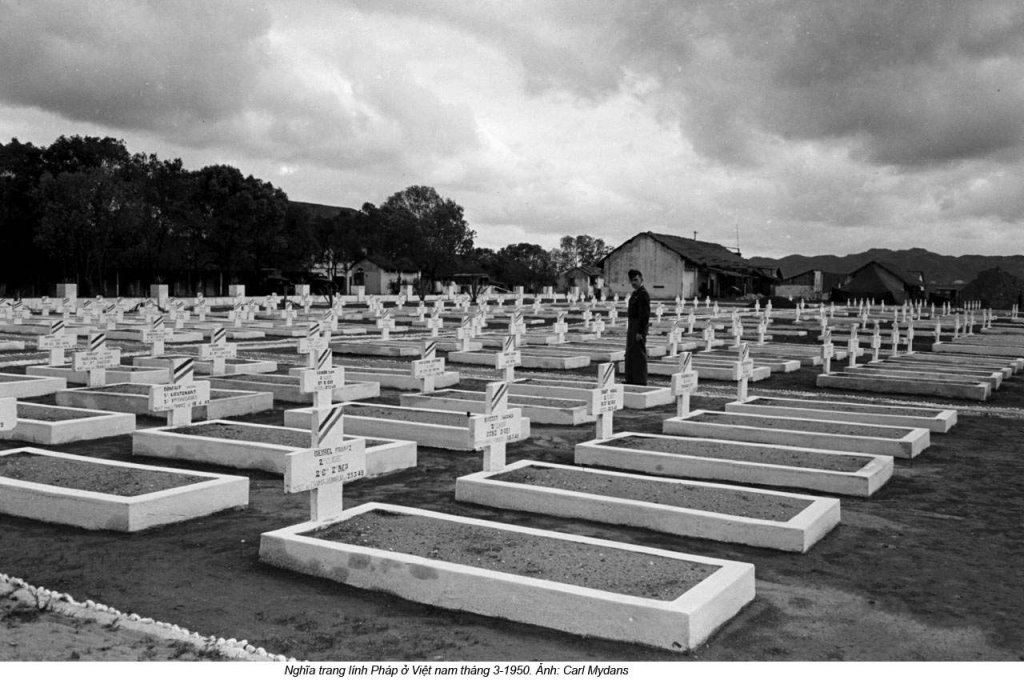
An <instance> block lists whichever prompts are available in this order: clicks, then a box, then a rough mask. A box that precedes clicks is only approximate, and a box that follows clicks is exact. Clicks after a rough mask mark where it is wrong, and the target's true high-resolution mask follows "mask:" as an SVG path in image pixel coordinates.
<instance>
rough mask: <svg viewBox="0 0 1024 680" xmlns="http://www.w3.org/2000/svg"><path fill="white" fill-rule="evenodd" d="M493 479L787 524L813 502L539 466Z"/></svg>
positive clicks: (655, 479)
mask: <svg viewBox="0 0 1024 680" xmlns="http://www.w3.org/2000/svg"><path fill="white" fill-rule="evenodd" d="M490 479H492V480H494V481H499V482H510V483H513V484H526V485H531V486H543V487H547V488H552V489H561V490H564V491H578V492H580V493H590V494H597V495H600V496H611V497H613V498H624V499H628V500H635V501H644V502H647V503H658V504H660V505H671V506H674V507H677V508H688V509H691V510H703V511H706V512H714V513H720V514H728V515H741V516H743V517H752V518H756V519H766V520H771V521H775V522H787V521H789V520H791V519H793V517H795V516H796V515H798V514H800V513H801V512H802V511H803V510H805V509H806V508H807V507H809V506H810V505H811V502H812V501H809V500H802V499H796V498H791V497H787V496H775V495H771V496H769V495H766V494H759V493H751V492H746V491H740V490H737V489H725V488H713V487H707V486H699V485H696V484H680V483H679V482H671V483H665V482H661V483H659V482H658V479H657V478H653V477H652V478H650V479H644V480H641V479H634V478H630V477H622V476H619V475H608V474H600V473H595V472H592V471H584V470H567V469H565V468H553V467H545V466H537V465H533V466H529V467H523V468H519V469H516V470H510V471H509V472H504V473H501V474H498V475H492V476H491V477H490Z"/></svg>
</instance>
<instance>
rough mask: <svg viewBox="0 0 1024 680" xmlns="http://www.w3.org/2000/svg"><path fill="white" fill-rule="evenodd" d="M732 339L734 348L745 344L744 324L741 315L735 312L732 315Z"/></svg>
mask: <svg viewBox="0 0 1024 680" xmlns="http://www.w3.org/2000/svg"><path fill="white" fill-rule="evenodd" d="M732 339H733V343H732V345H733V347H739V346H740V343H741V342H743V322H742V321H740V315H739V314H736V313H735V312H733V315H732Z"/></svg>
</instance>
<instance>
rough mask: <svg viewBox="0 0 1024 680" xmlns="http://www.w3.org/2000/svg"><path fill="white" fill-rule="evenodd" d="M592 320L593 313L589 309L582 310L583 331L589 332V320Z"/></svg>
mask: <svg viewBox="0 0 1024 680" xmlns="http://www.w3.org/2000/svg"><path fill="white" fill-rule="evenodd" d="M593 318H594V313H593V312H591V311H590V308H589V307H588V308H587V309H584V310H583V330H585V331H589V330H590V320H591V319H593Z"/></svg>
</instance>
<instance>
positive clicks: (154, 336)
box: [142, 314, 173, 357]
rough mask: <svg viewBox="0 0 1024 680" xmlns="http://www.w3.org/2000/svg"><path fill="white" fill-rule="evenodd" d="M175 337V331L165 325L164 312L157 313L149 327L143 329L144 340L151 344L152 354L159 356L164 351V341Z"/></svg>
mask: <svg viewBox="0 0 1024 680" xmlns="http://www.w3.org/2000/svg"><path fill="white" fill-rule="evenodd" d="M172 337H173V332H172V331H171V330H170V329H169V328H167V326H166V325H164V317H163V314H160V315H157V316H156V317H155V318H154V319H153V320H152V321H151V322H150V323H149V328H143V329H142V342H143V343H145V344H148V345H150V351H151V354H150V356H154V357H158V356H161V355H163V353H164V343H165V342H167V341H168V340H170V339H171V338H172Z"/></svg>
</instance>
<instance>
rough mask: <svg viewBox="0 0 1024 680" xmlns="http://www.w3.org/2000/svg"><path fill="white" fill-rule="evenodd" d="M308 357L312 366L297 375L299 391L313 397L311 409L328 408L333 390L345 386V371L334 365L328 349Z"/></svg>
mask: <svg viewBox="0 0 1024 680" xmlns="http://www.w3.org/2000/svg"><path fill="white" fill-rule="evenodd" d="M314 354H315V355H316V356H315V357H314V356H313V355H314ZM310 357H312V358H313V365H312V366H311V367H309V368H307V369H305V370H303V371H301V372H300V373H299V391H300V392H302V393H303V394H312V395H313V408H322V407H324V406H330V405H331V401H333V399H334V390H336V389H338V388H339V387H341V386H343V385H344V384H345V369H344V367H342V366H335V365H334V355H333V353H332V352H331V348H330V347H324V348H322V349H320V350H319V351H317V352H311V353H310Z"/></svg>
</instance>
